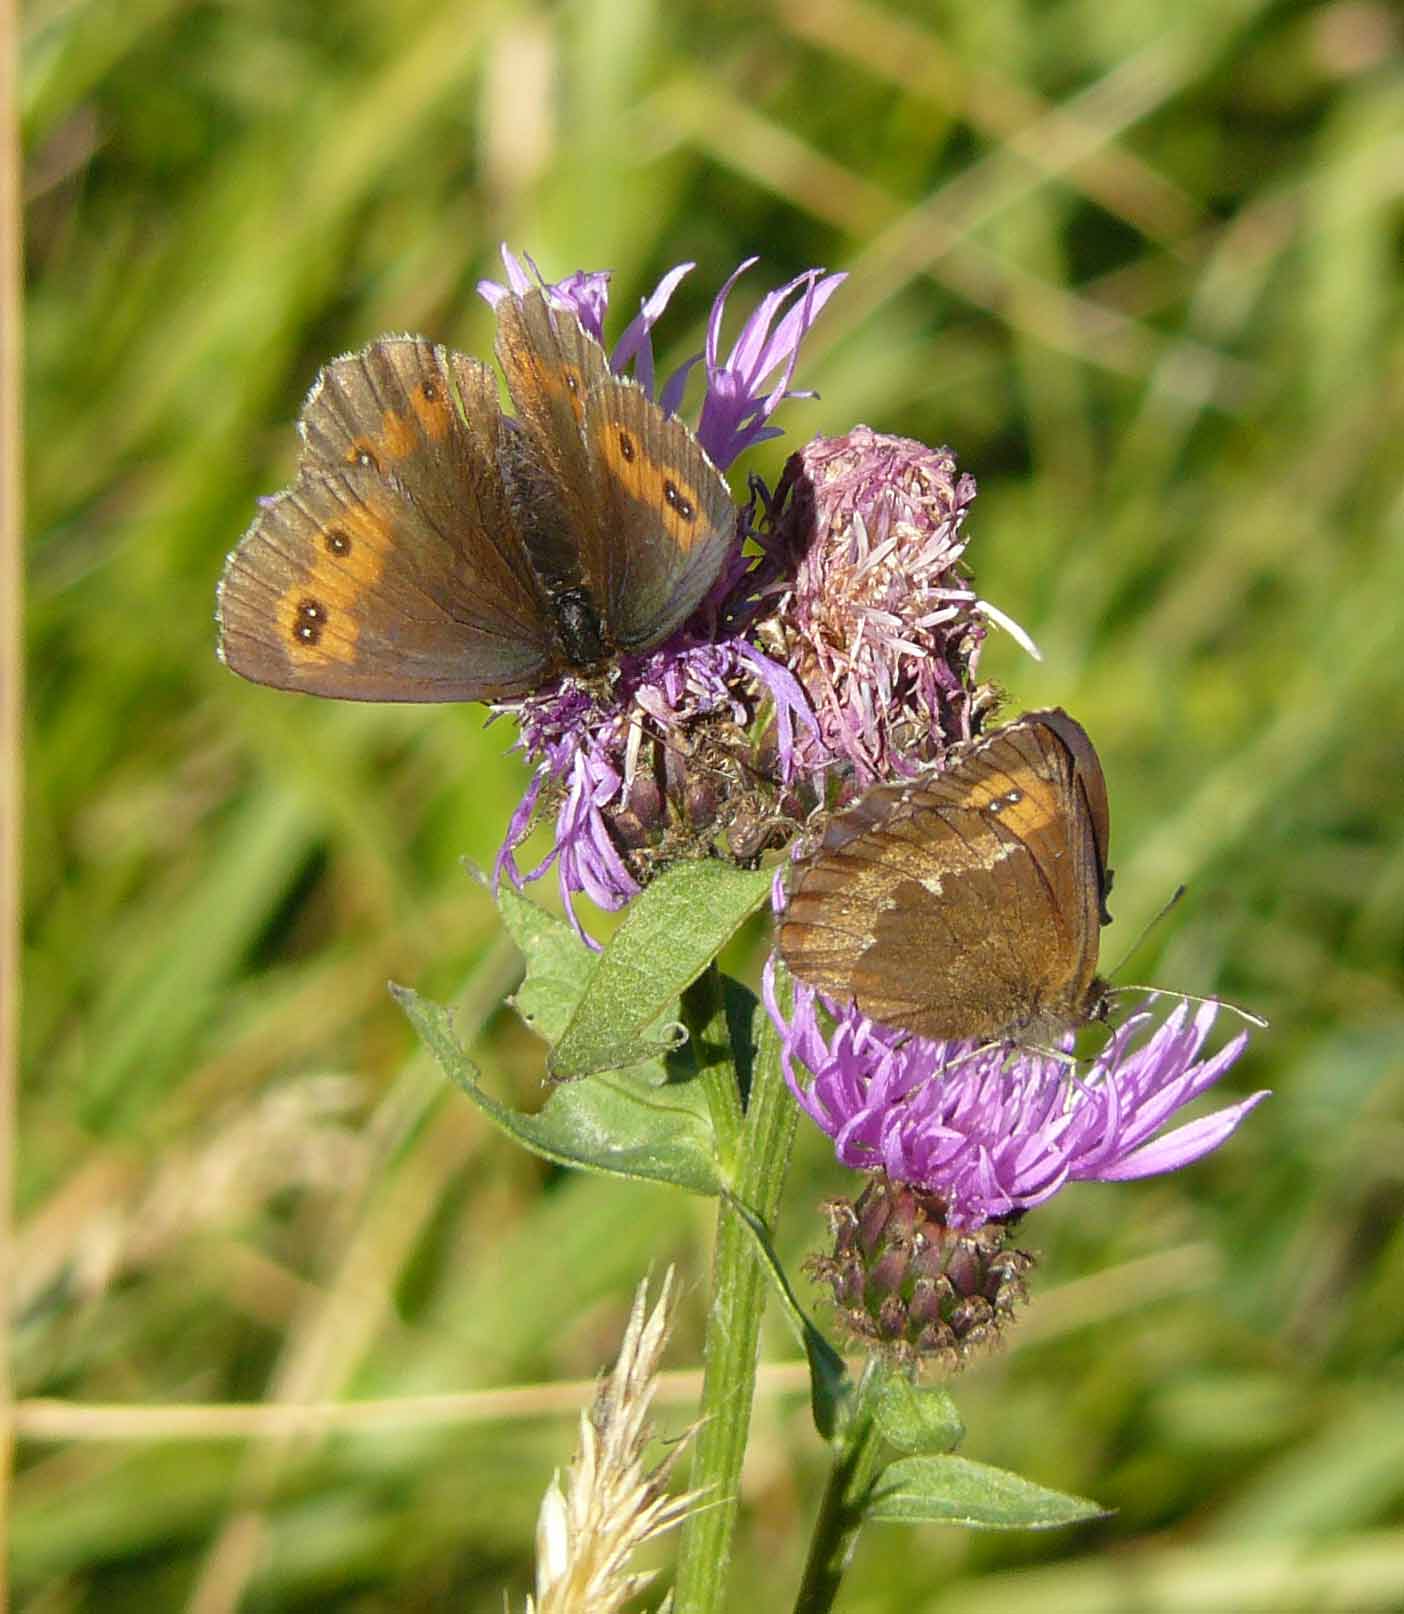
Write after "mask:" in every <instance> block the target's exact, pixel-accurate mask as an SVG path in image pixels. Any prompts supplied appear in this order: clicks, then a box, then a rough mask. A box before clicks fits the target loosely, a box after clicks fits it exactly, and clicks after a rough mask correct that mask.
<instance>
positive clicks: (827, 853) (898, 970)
mask: <svg viewBox="0 0 1404 1614" xmlns="http://www.w3.org/2000/svg"><path fill="white" fill-rule="evenodd" d="M1108 832H1109V824H1108V811H1107V793H1106V783H1105V780H1104V779H1103V776H1102V770H1101V765H1100V763H1099V762H1098V760H1097V754H1096V752H1095V750H1094V749H1093V747H1092V742H1091V741H1090V740H1089V739H1088V737H1087V734H1086V732H1085V731H1084V730H1083V729H1082V727H1081V725H1080V724H1078V723H1076V722H1075V721H1074V720H1073V719H1072V718H1070V717H1069V716H1068V715H1067V713H1065V712H1063V711H1060V710H1053V711H1043V712H1030V713H1026V714H1025V715H1024V716H1023V717H1021V718H1020V719H1018V721H1016V722H1015V723H1012V724H1010V725H1009V726H1008V727H1007V728H1003V729H1000V730H998V731H997V732H995V733H994V734H991V735H989V736H987V737H986V738H984V739H982V740H981V741H979V742H978V743H977V744H975V745H974V746H973V747H972V748H971V749H970V750H969V751H968V752H967V753H966V754H965V755H964V756H962V757H961V758H959V759H958V760H957V761H956V762H955V763H954V764H953V765H952V766H951V767H949V768H948V769H947V770H946V771H944V772H943V773H940V774H938V775H935V776H934V777H932V778H930V779H926V780H921V781H918V782H913V783H910V784H904V785H883V786H879V787H877V788H875V789H873V790H870V791H869V792H868V793H867V794H866V795H865V796H863V797H862V798H861V799H860V800H859V801H858V803H857V804H856V805H855V806H853V807H851V808H849V809H848V810H846V811H845V812H843V813H841V814H839V815H838V816H837V817H836V818H835V819H834V820H833V822H832V823H831V824H830V825H829V827H828V829H827V830H826V832H825V835H824V839H823V841H822V843H821V845H820V847H819V849H818V851H817V852H816V853H815V854H814V856H813V857H812V858H811V859H810V860H809V861H808V863H807V864H805V865H804V866H802V867H801V869H800V870H799V872H798V874H797V875H796V877H795V880H794V884H793V889H792V892H791V895H790V898H789V902H788V904H787V907H786V910H785V913H784V915H783V917H782V920H781V923H780V930H779V947H780V952H781V955H782V957H783V958H784V959H785V961H786V963H787V964H788V966H789V968H790V969H791V971H792V972H793V974H794V975H795V976H796V977H798V978H799V979H800V980H803V981H805V982H807V983H808V984H809V985H811V986H814V987H817V988H818V989H819V990H821V991H823V992H825V993H826V994H828V995H829V996H830V997H832V998H834V999H836V1000H838V1001H839V1002H847V1001H851V1002H853V1003H854V1004H856V1006H857V1008H858V1009H859V1011H860V1012H861V1013H863V1014H864V1015H866V1016H867V1017H868V1018H870V1019H873V1020H877V1021H879V1022H881V1023H883V1024H886V1025H892V1026H897V1027H900V1028H903V1029H905V1030H908V1031H911V1032H914V1033H915V1034H917V1035H918V1036H923V1037H930V1038H933V1039H937V1040H946V1039H960V1040H964V1039H979V1040H980V1041H982V1042H997V1041H1005V1040H1008V1041H1015V1042H1024V1043H1033V1044H1040V1043H1044V1042H1048V1041H1051V1040H1054V1039H1056V1038H1057V1037H1059V1036H1061V1035H1062V1034H1063V1033H1065V1032H1066V1031H1068V1030H1070V1029H1073V1028H1075V1027H1076V1026H1078V1025H1081V1024H1083V1023H1085V1022H1086V1021H1087V1020H1089V1019H1094V1018H1098V1017H1100V1015H1101V1013H1102V1012H1103V1003H1104V998H1105V993H1106V987H1105V984H1104V983H1103V982H1102V981H1101V980H1100V979H1099V978H1098V977H1097V973H1096V969H1097V953H1098V936H1099V931H1100V927H1101V925H1102V924H1104V923H1106V922H1107V921H1108V918H1109V916H1108V914H1107V912H1106V894H1107V892H1108V890H1109V889H1110V885H1111V876H1110V873H1109V871H1108V869H1107V861H1106V860H1107V842H1108Z"/></svg>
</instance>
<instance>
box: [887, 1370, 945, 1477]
mask: <svg viewBox="0 0 1404 1614" xmlns="http://www.w3.org/2000/svg"><path fill="white" fill-rule="evenodd" d="M873 1416H874V1418H875V1419H876V1421H877V1426H878V1428H879V1429H880V1430H881V1432H882V1436H883V1439H884V1440H886V1441H888V1442H889V1443H890V1444H891V1445H893V1446H896V1447H897V1448H898V1450H899V1451H905V1452H919V1453H922V1454H924V1455H926V1456H936V1455H938V1454H940V1453H942V1452H948V1451H950V1449H951V1448H952V1447H953V1446H954V1445H956V1444H957V1442H958V1441H959V1440H960V1438H961V1436H962V1435H963V1434H964V1433H965V1425H964V1424H963V1423H962V1422H961V1421H960V1414H959V1413H958V1412H957V1411H956V1405H955V1402H954V1401H952V1400H951V1398H950V1396H949V1395H948V1394H947V1393H946V1391H945V1390H943V1389H941V1388H940V1386H939V1385H931V1386H929V1387H928V1386H923V1385H919V1384H913V1383H912V1381H911V1380H910V1379H909V1378H908V1377H907V1376H906V1374H905V1373H902V1372H896V1373H892V1374H890V1375H889V1376H888V1378H887V1379H886V1381H885V1382H884V1383H883V1386H882V1389H881V1390H880V1391H879V1392H878V1396H877V1404H876V1406H875V1407H874V1409H873Z"/></svg>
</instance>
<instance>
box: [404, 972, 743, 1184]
mask: <svg viewBox="0 0 1404 1614" xmlns="http://www.w3.org/2000/svg"><path fill="white" fill-rule="evenodd" d="M390 991H391V993H392V994H393V995H394V997H395V1000H396V1002H397V1003H399V1005H400V1007H401V1008H403V1009H404V1011H405V1013H406V1014H407V1015H408V1016H409V1019H410V1023H411V1024H412V1025H413V1026H414V1028H415V1030H416V1031H417V1032H418V1033H419V1035H420V1037H421V1039H422V1040H423V1042H424V1044H425V1046H426V1047H427V1048H428V1049H429V1051H430V1053H432V1054H433V1056H434V1058H435V1059H436V1060H437V1061H438V1063H439V1065H440V1066H441V1067H442V1069H443V1071H444V1074H445V1075H446V1076H448V1078H449V1079H450V1081H452V1082H453V1083H454V1084H455V1085H456V1086H457V1087H459V1088H461V1089H462V1090H463V1092H464V1093H466V1094H467V1095H468V1097H469V1098H470V1099H472V1101H473V1102H474V1103H475V1104H476V1105H477V1106H478V1108H479V1109H480V1110H481V1111H482V1112H483V1114H484V1115H486V1116H487V1117H488V1119H489V1120H490V1121H492V1122H493V1124H494V1125H496V1126H497V1127H499V1128H500V1129H501V1130H502V1131H503V1132H505V1133H506V1134H507V1135H508V1136H509V1137H511V1138H514V1139H515V1140H516V1141H517V1142H518V1143H520V1144H522V1145H523V1146H524V1147H525V1148H528V1149H530V1150H531V1151H532V1152H533V1153H534V1154H539V1155H541V1156H542V1157H543V1158H545V1159H547V1160H553V1161H555V1162H556V1163H557V1164H559V1165H563V1166H576V1167H578V1168H580V1169H581V1170H582V1171H595V1172H600V1173H602V1174H603V1175H606V1176H612V1177H631V1178H636V1179H639V1180H641V1181H645V1182H667V1183H673V1184H674V1185H675V1186H677V1187H679V1188H686V1189H687V1190H688V1191H689V1192H690V1193H694V1194H717V1193H720V1192H721V1191H722V1187H723V1184H722V1179H721V1174H720V1172H719V1170H718V1168H717V1164H716V1159H715V1153H714V1148H713V1139H712V1130H711V1126H710V1124H709V1122H708V1120H707V1116H706V1114H705V1106H704V1100H703V1098H702V1096H701V1095H700V1094H699V1093H698V1091H697V1089H696V1085H695V1084H693V1083H681V1084H679V1083H674V1084H668V1083H665V1082H662V1081H661V1080H660V1081H659V1084H658V1085H650V1084H649V1082H648V1080H647V1079H646V1077H647V1075H648V1071H645V1072H638V1071H634V1072H622V1073H620V1074H619V1075H617V1076H611V1077H601V1078H599V1079H597V1080H595V1081H592V1082H584V1083H580V1084H579V1085H576V1086H571V1087H564V1088H559V1089H557V1090H556V1091H555V1092H553V1093H552V1094H551V1096H550V1097H549V1098H548V1099H547V1101H546V1103H545V1105H544V1106H543V1107H542V1109H541V1110H540V1112H539V1113H538V1114H536V1115H528V1114H526V1113H525V1112H524V1111H521V1110H514V1109H512V1108H510V1107H509V1106H508V1105H506V1104H502V1103H499V1101H498V1100H497V1099H495V1098H493V1097H492V1095H491V1094H490V1093H488V1092H486V1091H485V1090H484V1089H483V1087H482V1085H481V1083H480V1081H479V1079H478V1071H477V1067H476V1066H475V1065H474V1064H473V1062H472V1060H471V1059H469V1058H468V1056H467V1055H466V1054H465V1053H464V1052H463V1049H462V1048H461V1047H460V1046H459V1043H458V1039H457V1037H456V1036H455V1035H454V1032H453V1019H452V1015H451V1013H450V1011H449V1010H448V1009H446V1008H445V1007H444V1006H443V1005H442V1004H438V1003H431V1002H430V1001H429V1000H428V999H427V998H421V997H420V996H419V995H418V994H417V993H415V992H412V991H410V990H409V988H408V987H403V986H395V985H393V984H392V985H391V987H390ZM651 1069H652V1071H654V1072H656V1071H657V1067H656V1066H655V1067H651Z"/></svg>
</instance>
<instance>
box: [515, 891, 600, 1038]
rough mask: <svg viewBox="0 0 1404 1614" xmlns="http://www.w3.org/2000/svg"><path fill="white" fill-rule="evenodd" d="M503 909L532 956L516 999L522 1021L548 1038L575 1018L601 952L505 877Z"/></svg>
mask: <svg viewBox="0 0 1404 1614" xmlns="http://www.w3.org/2000/svg"><path fill="white" fill-rule="evenodd" d="M496 898H497V910H498V912H499V913H500V914H501V915H502V923H503V925H504V926H505V927H506V929H507V933H508V935H510V936H511V938H512V940H513V941H514V942H516V944H517V946H518V947H519V948H520V949H521V953H522V957H523V958H524V959H525V960H526V976H525V978H524V979H523V981H522V984H521V985H520V986H519V987H518V988H517V991H516V993H515V994H514V995H513V997H512V999H511V1003H512V1007H513V1008H514V1009H515V1010H516V1011H517V1013H518V1014H519V1015H520V1016H521V1017H522V1020H523V1021H524V1022H525V1024H527V1025H528V1026H530V1027H531V1029H532V1030H533V1031H534V1032H536V1034H537V1036H539V1037H544V1038H545V1039H546V1041H547V1042H554V1041H555V1039H556V1038H557V1037H559V1036H560V1034H561V1032H563V1031H564V1030H565V1028H566V1026H567V1025H568V1024H569V1022H570V1017H571V1015H572V1014H573V1013H574V1012H575V1006H576V1004H578V1003H579V1002H580V999H581V998H582V997H583V996H584V993H585V988H586V986H587V985H588V984H589V981H590V975H591V972H592V971H593V969H594V967H595V955H594V954H593V953H591V951H590V949H589V948H588V947H586V946H585V944H584V943H583V942H582V941H581V940H580V938H579V936H577V935H576V934H575V932H574V931H573V930H572V929H571V928H570V926H569V925H568V924H567V923H566V921H565V920H564V919H562V918H560V917H559V916H558V915H556V914H552V913H547V912H546V911H545V909H543V908H538V907H537V906H536V904H535V903H534V902H532V901H530V900H529V899H528V898H526V897H524V896H523V895H522V894H521V892H520V891H518V890H517V889H516V887H515V886H514V885H513V884H512V883H511V881H510V880H504V881H503V882H502V884H501V885H500V886H499V887H498V889H497V893H496Z"/></svg>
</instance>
